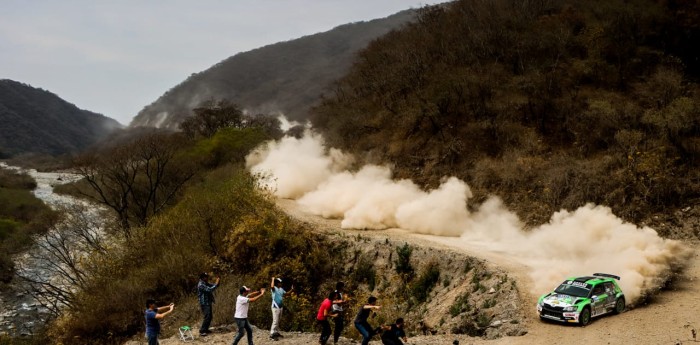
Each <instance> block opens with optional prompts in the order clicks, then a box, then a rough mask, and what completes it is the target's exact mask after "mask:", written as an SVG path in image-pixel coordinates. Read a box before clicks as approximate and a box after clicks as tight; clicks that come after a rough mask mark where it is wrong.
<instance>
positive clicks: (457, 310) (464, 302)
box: [450, 293, 471, 317]
mask: <svg viewBox="0 0 700 345" xmlns="http://www.w3.org/2000/svg"><path fill="white" fill-rule="evenodd" d="M470 309H471V307H470V306H469V293H465V294H463V295H460V296H459V297H457V299H455V302H454V303H453V304H452V306H450V315H451V316H452V317H455V316H457V315H459V314H461V313H464V312H468V311H469V310H470Z"/></svg>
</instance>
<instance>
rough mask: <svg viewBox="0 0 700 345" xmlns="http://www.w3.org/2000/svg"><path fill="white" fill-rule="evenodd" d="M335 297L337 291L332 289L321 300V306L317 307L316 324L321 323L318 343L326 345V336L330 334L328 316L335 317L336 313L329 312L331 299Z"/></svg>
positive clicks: (336, 297) (328, 336) (336, 296)
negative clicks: (326, 296)
mask: <svg viewBox="0 0 700 345" xmlns="http://www.w3.org/2000/svg"><path fill="white" fill-rule="evenodd" d="M336 299H338V292H337V291H333V292H331V293H330V294H329V295H328V298H326V299H324V300H323V302H322V303H321V307H320V308H318V314H317V315H316V320H317V321H318V324H319V325H321V338H319V340H318V342H319V344H321V345H326V342H328V338H330V336H331V324H330V323H329V322H328V317H329V316H330V317H336V316H337V315H338V314H332V313H331V307H332V306H333V301H334V300H336Z"/></svg>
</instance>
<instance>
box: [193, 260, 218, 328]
mask: <svg viewBox="0 0 700 345" xmlns="http://www.w3.org/2000/svg"><path fill="white" fill-rule="evenodd" d="M217 287H219V277H216V279H215V280H214V284H211V283H209V275H208V274H207V273H200V274H199V283H198V284H197V297H198V298H199V306H200V308H201V309H202V315H203V316H204V320H202V327H199V336H200V337H205V336H207V334H209V333H211V331H209V325H210V324H211V319H212V316H213V315H214V311H213V310H212V304H214V290H216V288H217Z"/></svg>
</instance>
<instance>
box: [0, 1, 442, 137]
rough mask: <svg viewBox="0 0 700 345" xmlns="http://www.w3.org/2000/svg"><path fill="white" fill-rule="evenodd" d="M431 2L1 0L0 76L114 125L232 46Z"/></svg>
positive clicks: (244, 46) (259, 42) (287, 36)
mask: <svg viewBox="0 0 700 345" xmlns="http://www.w3.org/2000/svg"><path fill="white" fill-rule="evenodd" d="M439 2H444V0H442V1H439V0H438V1H435V0H422V1H419V0H342V1H341V0H284V1H283V0H228V1H224V0H189V1H185V0H151V1H145V0H113V1H103V0H53V1H52V0H32V1H27V0H3V1H2V4H1V5H0V79H13V80H16V81H20V82H23V83H27V84H30V85H32V86H34V87H39V88H42V89H46V90H49V91H51V92H53V93H55V94H57V95H58V96H60V97H61V98H63V99H65V100H67V101H69V102H71V103H74V104H75V105H77V106H78V107H79V108H82V109H87V110H91V111H95V112H98V113H102V114H105V115H107V116H110V117H112V118H114V119H116V120H118V121H119V122H121V123H123V124H128V123H129V122H130V121H131V118H133V117H134V115H136V113H137V112H138V111H139V110H141V108H143V107H144V106H145V105H147V104H150V103H151V102H153V101H155V100H156V99H157V98H158V97H159V96H160V95H162V94H163V93H164V92H165V91H167V90H168V89H170V88H171V87H173V86H175V85H176V84H178V83H179V82H181V81H183V80H184V79H185V78H187V76H189V75H190V74H192V73H195V72H199V71H202V70H204V69H206V68H208V67H210V66H211V65H213V64H215V63H217V62H219V61H221V60H223V59H225V58H227V57H229V56H231V55H234V54H236V53H239V52H244V51H248V50H251V49H254V48H258V47H261V46H265V45H268V44H272V43H276V42H280V41H287V40H290V39H294V38H298V37H301V36H304V35H309V34H314V33H317V32H323V31H327V30H330V29H332V28H333V27H336V26H338V25H342V24H346V23H350V22H356V21H363V20H370V19H375V18H381V17H386V16H388V15H391V14H393V13H396V12H398V11H401V10H404V9H408V8H418V7H422V6H424V5H426V4H434V3H439Z"/></svg>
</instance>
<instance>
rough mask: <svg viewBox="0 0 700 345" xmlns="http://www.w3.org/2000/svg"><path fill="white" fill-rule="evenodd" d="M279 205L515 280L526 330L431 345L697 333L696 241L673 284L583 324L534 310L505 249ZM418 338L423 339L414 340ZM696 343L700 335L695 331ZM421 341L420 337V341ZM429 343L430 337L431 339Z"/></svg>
mask: <svg viewBox="0 0 700 345" xmlns="http://www.w3.org/2000/svg"><path fill="white" fill-rule="evenodd" d="M278 206H280V207H281V208H282V209H284V210H285V211H286V212H287V213H288V214H290V215H291V216H293V217H295V218H297V219H299V220H302V221H305V222H308V223H311V224H314V226H315V227H317V229H318V230H321V231H326V232H344V233H351V234H357V233H361V234H363V236H371V237H379V238H386V237H389V238H391V239H392V240H401V241H406V242H408V243H410V244H411V245H416V246H427V247H433V248H442V249H445V248H449V249H451V250H454V251H458V252H462V253H464V254H467V255H470V256H474V257H478V258H480V259H483V260H486V261H488V262H489V263H490V264H492V265H494V266H497V267H499V268H501V269H503V270H505V271H507V272H508V273H509V275H510V276H513V277H515V278H516V280H517V284H518V287H519V290H520V293H521V299H522V301H523V303H524V305H526V306H527V307H526V308H527V310H525V314H526V326H527V328H528V334H527V335H525V336H521V337H506V338H501V339H497V340H490V341H487V340H482V339H475V338H468V337H449V336H447V337H441V338H440V339H438V338H435V339H433V341H434V342H433V343H434V344H442V343H446V344H447V343H451V341H450V342H447V341H448V340H449V339H462V340H461V341H460V344H582V343H587V344H632V343H633V344H679V343H681V344H682V343H686V344H687V343H691V344H692V343H694V342H693V340H692V336H691V330H692V329H695V330H696V331H698V332H699V333H700V256H699V255H698V249H700V245H699V244H698V243H689V244H688V245H689V246H691V248H692V249H693V256H692V258H691V260H690V261H689V262H688V266H687V268H686V269H685V271H684V272H683V274H682V275H681V276H680V277H678V278H677V279H675V280H674V282H673V284H672V285H671V286H669V287H667V288H666V289H664V290H663V291H661V292H660V293H659V294H657V295H655V296H654V297H653V298H652V299H651V300H650V301H649V302H648V303H647V304H646V305H643V306H640V307H637V308H634V309H632V310H629V311H627V312H625V313H623V314H621V315H615V316H609V317H602V318H599V319H594V321H593V322H592V323H591V324H590V325H589V326H587V327H585V328H582V327H577V326H570V325H562V324H556V323H549V322H542V321H540V320H539V317H538V316H537V314H536V312H535V303H536V301H537V296H536V295H537V292H533V291H532V285H533V284H532V279H531V278H530V274H529V273H530V268H529V267H528V266H525V265H524V264H523V263H521V262H520V261H519V260H518V258H516V257H513V256H510V255H508V253H501V252H494V251H492V250H490V249H488V248H486V247H485V246H480V245H479V244H478V243H468V242H465V241H463V240H460V239H457V238H449V237H440V236H429V235H417V234H412V233H409V232H406V231H402V230H400V229H389V230H381V231H375V230H372V231H359V230H343V229H341V227H340V221H339V220H329V219H323V218H320V217H317V216H313V215H310V214H308V213H305V212H304V211H303V210H302V209H301V208H300V207H299V206H298V204H296V202H294V201H293V200H279V201H278ZM416 341H421V340H419V339H416ZM698 342H699V343H700V335H699V336H698ZM419 343H422V342H419ZM429 343H431V342H428V343H427V344H429Z"/></svg>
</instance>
